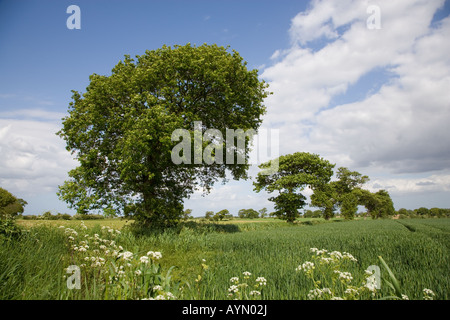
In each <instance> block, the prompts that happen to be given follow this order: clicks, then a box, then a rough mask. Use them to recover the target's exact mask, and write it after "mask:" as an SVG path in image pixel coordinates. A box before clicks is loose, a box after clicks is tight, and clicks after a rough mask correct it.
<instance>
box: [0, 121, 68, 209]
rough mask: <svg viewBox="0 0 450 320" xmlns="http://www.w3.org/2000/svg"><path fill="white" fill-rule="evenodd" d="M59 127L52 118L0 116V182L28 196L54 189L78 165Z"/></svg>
mask: <svg viewBox="0 0 450 320" xmlns="http://www.w3.org/2000/svg"><path fill="white" fill-rule="evenodd" d="M47 115H50V118H53V117H54V116H53V115H51V114H48V113H47ZM59 129H60V127H59V125H57V124H55V123H53V122H45V121H32V120H17V119H0V154H1V156H0V185H1V186H2V187H3V188H5V189H7V190H8V191H10V192H12V193H13V194H16V195H17V196H20V197H23V198H25V200H26V197H27V196H35V195H39V194H44V193H49V192H53V193H55V192H56V190H57V186H58V185H61V184H62V183H63V182H64V180H65V179H67V172H68V171H69V170H70V169H72V168H74V167H75V166H76V162H75V160H73V159H72V157H71V155H70V153H69V152H67V151H66V150H65V143H64V141H63V140H62V139H61V138H59V137H58V136H57V135H56V134H55V133H56V132H57V131H58V130H59Z"/></svg>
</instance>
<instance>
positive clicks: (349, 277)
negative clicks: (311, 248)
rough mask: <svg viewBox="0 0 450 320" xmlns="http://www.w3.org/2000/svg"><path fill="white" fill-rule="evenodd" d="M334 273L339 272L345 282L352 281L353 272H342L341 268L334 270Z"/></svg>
mask: <svg viewBox="0 0 450 320" xmlns="http://www.w3.org/2000/svg"><path fill="white" fill-rule="evenodd" d="M334 273H336V274H338V277H339V280H341V281H343V282H346V281H348V282H350V281H351V280H352V279H353V277H352V274H351V273H350V272H341V271H339V270H334Z"/></svg>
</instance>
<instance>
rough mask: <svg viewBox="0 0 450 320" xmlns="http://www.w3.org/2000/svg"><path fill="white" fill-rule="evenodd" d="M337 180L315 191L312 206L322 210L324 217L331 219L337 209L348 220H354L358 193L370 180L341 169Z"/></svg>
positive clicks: (357, 173) (337, 174)
mask: <svg viewBox="0 0 450 320" xmlns="http://www.w3.org/2000/svg"><path fill="white" fill-rule="evenodd" d="M336 177H337V180H336V181H331V182H329V183H327V184H325V185H322V186H320V187H319V188H317V189H315V190H314V193H313V194H312V195H311V204H312V205H313V206H315V207H319V208H322V211H323V217H324V218H325V219H327V220H328V219H330V218H332V217H333V216H334V212H335V210H336V209H337V208H340V209H341V215H343V216H344V217H345V218H346V219H349V220H351V219H353V218H354V216H355V214H356V212H357V210H358V203H359V201H358V196H357V194H356V193H357V192H358V190H360V189H361V187H362V185H363V184H364V183H366V182H367V181H368V180H369V177H368V176H363V175H362V174H360V173H359V172H357V171H350V170H349V169H347V168H345V167H340V168H338V170H337V173H336Z"/></svg>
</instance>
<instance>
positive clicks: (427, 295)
mask: <svg viewBox="0 0 450 320" xmlns="http://www.w3.org/2000/svg"><path fill="white" fill-rule="evenodd" d="M434 296H435V294H434V292H433V291H432V290H431V289H427V288H425V289H423V299H424V300H433V299H434Z"/></svg>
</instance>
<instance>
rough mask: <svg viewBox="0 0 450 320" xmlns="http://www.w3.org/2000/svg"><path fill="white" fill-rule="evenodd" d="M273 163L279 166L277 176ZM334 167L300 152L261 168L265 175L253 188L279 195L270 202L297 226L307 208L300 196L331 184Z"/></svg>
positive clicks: (316, 157) (257, 179) (279, 216)
mask: <svg viewBox="0 0 450 320" xmlns="http://www.w3.org/2000/svg"><path fill="white" fill-rule="evenodd" d="M273 161H276V162H277V163H278V170H277V171H276V172H273V171H271V168H273V166H272V165H273V163H272V162H273ZM333 167H334V165H333V164H331V163H330V162H329V161H327V160H324V159H322V158H320V157H319V156H318V155H316V154H310V153H306V152H297V153H294V154H289V155H285V156H281V157H279V158H278V159H276V160H272V161H268V162H266V163H263V164H261V165H260V166H259V168H260V169H262V171H261V172H259V173H258V175H257V177H256V182H254V183H253V185H254V186H255V191H256V192H260V191H261V190H265V191H267V192H269V193H272V192H274V191H278V196H274V197H271V198H270V199H269V200H270V201H273V202H274V203H275V210H276V211H275V214H276V216H277V217H278V218H281V219H285V220H287V221H288V222H293V221H294V220H295V219H296V218H297V217H298V216H299V209H301V208H302V207H303V206H304V205H305V204H306V197H305V196H304V195H303V194H301V193H300V192H302V191H303V190H304V189H305V188H306V187H309V188H311V189H316V188H320V187H321V186H322V185H325V184H327V183H328V182H329V180H330V178H331V176H332V175H333Z"/></svg>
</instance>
